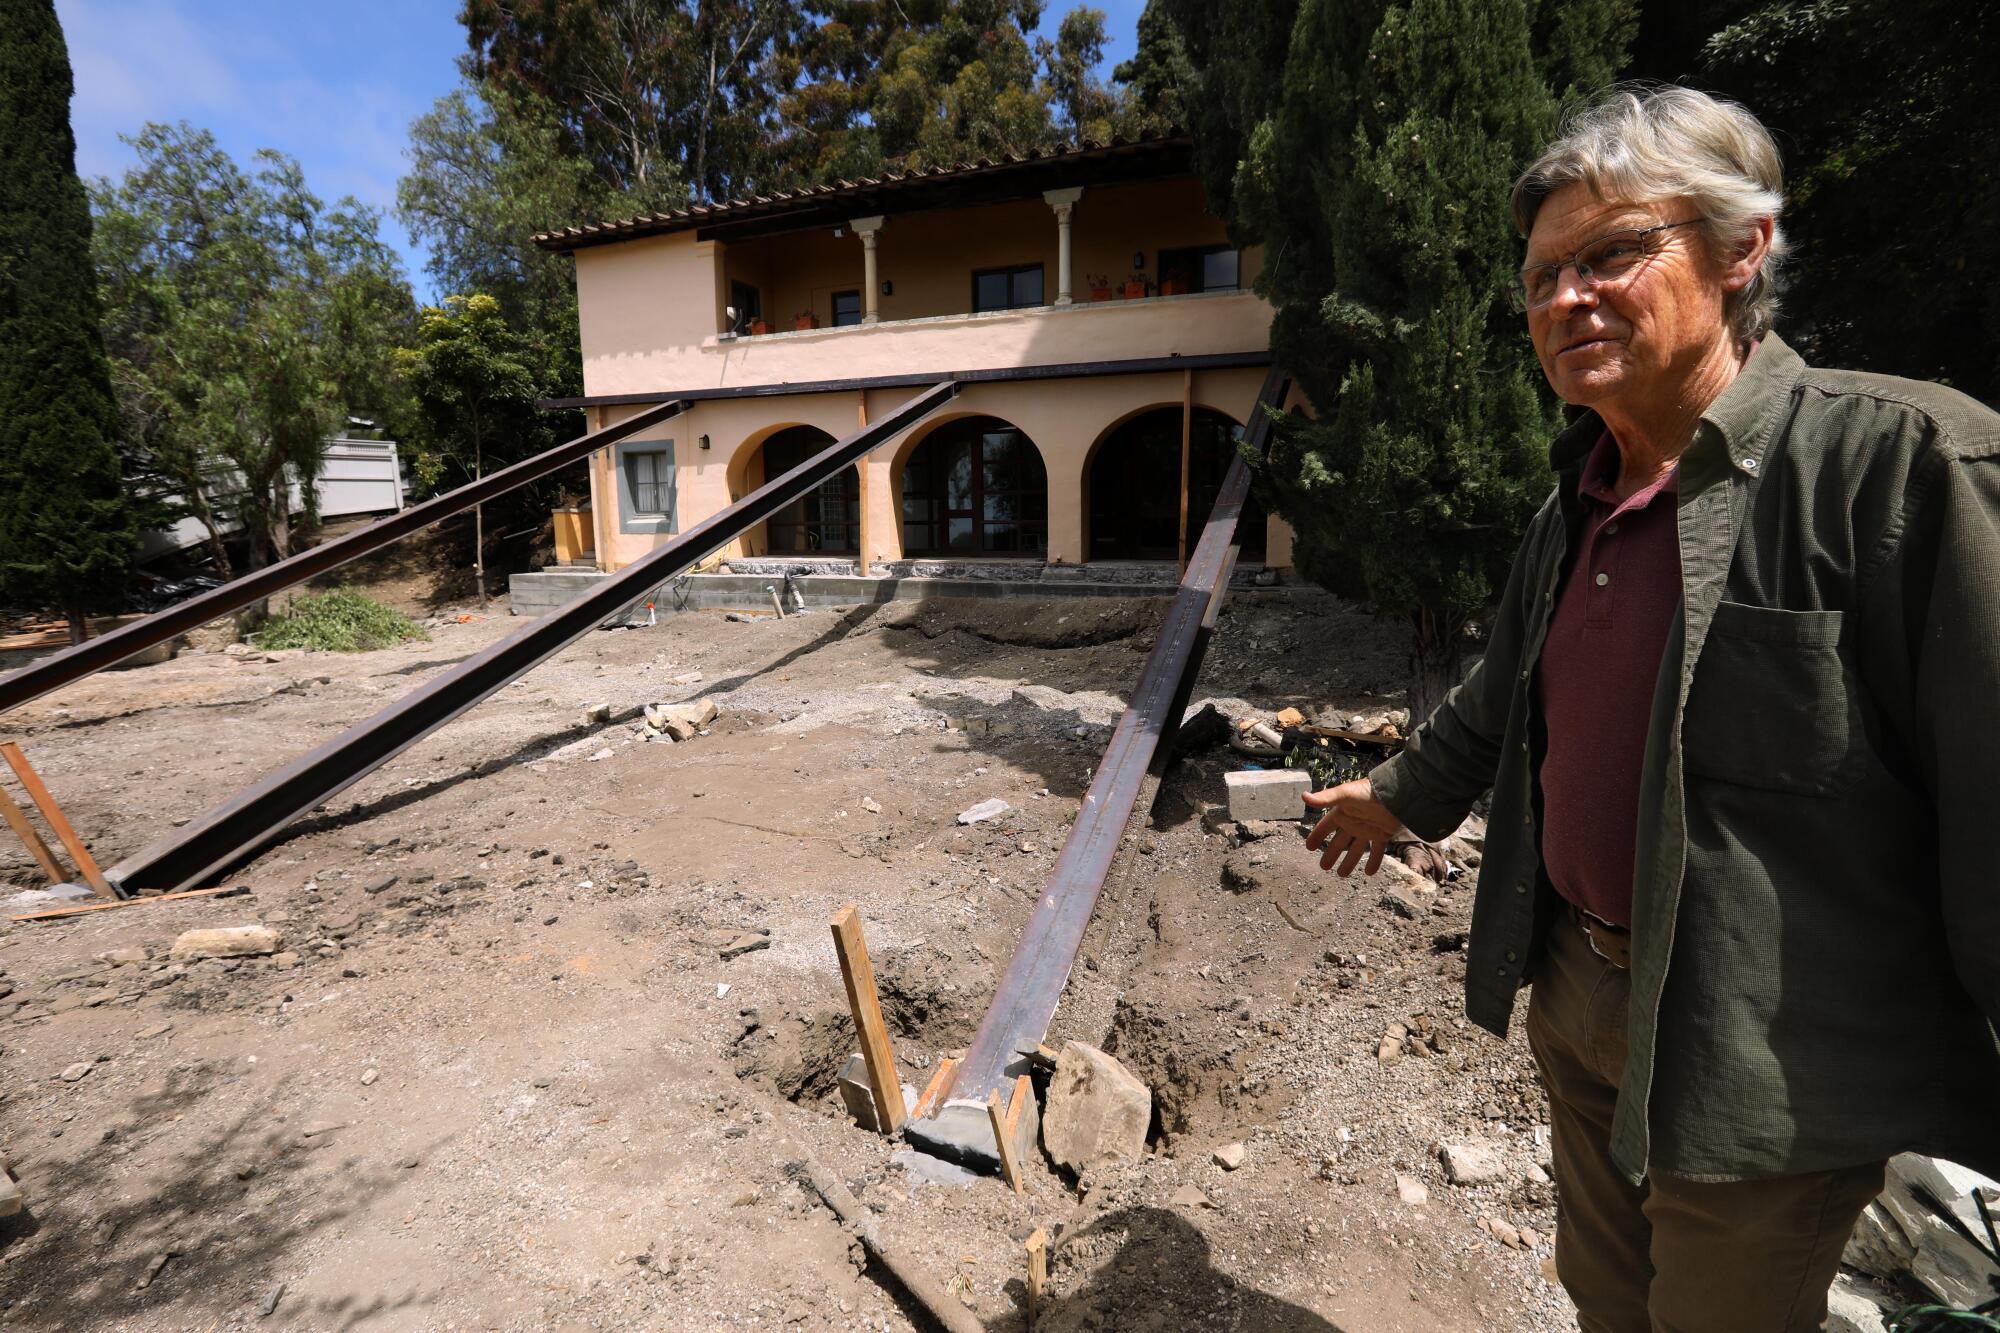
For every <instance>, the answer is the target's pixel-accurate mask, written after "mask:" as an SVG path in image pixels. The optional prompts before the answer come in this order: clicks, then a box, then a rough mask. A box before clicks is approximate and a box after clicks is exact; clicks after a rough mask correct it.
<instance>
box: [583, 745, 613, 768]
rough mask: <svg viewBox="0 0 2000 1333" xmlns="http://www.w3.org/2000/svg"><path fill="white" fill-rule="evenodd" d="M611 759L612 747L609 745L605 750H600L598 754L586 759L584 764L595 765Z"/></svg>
mask: <svg viewBox="0 0 2000 1333" xmlns="http://www.w3.org/2000/svg"><path fill="white" fill-rule="evenodd" d="M610 757H611V747H610V746H608V745H607V746H605V747H604V748H603V749H601V750H599V751H598V752H597V753H596V754H593V755H591V756H590V757H589V758H588V759H585V760H584V761H583V762H584V763H586V764H594V763H596V762H597V761H598V760H600V759H609V758H610Z"/></svg>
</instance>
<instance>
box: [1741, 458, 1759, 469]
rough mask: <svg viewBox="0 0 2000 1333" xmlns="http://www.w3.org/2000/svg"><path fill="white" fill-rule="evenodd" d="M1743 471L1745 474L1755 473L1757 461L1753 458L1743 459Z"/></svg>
mask: <svg viewBox="0 0 2000 1333" xmlns="http://www.w3.org/2000/svg"><path fill="white" fill-rule="evenodd" d="M1743 470H1744V471H1745V472H1755V471H1756V470H1757V460H1756V459H1754V458H1746V459H1744V460H1743Z"/></svg>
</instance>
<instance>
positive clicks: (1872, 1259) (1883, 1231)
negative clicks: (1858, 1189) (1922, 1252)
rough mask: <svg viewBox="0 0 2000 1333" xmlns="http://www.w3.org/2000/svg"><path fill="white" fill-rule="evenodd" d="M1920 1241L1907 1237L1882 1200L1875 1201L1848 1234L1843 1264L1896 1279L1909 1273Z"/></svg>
mask: <svg viewBox="0 0 2000 1333" xmlns="http://www.w3.org/2000/svg"><path fill="white" fill-rule="evenodd" d="M1916 1257H1917V1246H1916V1242H1914V1241H1912V1240H1911V1239H1910V1238H1909V1237H1908V1236H1907V1235H1905V1234H1904V1232H1903V1228H1902V1227H1900V1226H1898V1225H1897V1223H1896V1219H1895V1217H1894V1216H1893V1215H1892V1214H1891V1213H1890V1212H1889V1210H1888V1209H1887V1208H1885V1207H1884V1206H1883V1205H1882V1201H1881V1200H1880V1199H1875V1200H1871V1201H1870V1202H1869V1204H1868V1206H1867V1207H1866V1208H1864V1209H1862V1210H1861V1216H1860V1217H1858V1218H1856V1219H1855V1222H1854V1230H1853V1231H1851V1232H1850V1233H1848V1237H1847V1248H1846V1249H1845V1250H1843V1251H1841V1255H1840V1262H1841V1263H1843V1264H1846V1265H1847V1266H1848V1267H1849V1268H1854V1269H1859V1270H1860V1271H1861V1272H1863V1273H1867V1274H1868V1275H1870V1276H1871V1277H1880V1278H1895V1277H1898V1276H1900V1275H1901V1274H1903V1273H1906V1272H1908V1271H1909V1268H1910V1261H1911V1260H1912V1259H1914V1258H1916Z"/></svg>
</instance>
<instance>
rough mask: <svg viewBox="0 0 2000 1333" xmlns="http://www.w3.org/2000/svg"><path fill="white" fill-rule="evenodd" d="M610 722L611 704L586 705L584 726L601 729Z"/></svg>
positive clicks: (584, 708) (584, 707)
mask: <svg viewBox="0 0 2000 1333" xmlns="http://www.w3.org/2000/svg"><path fill="white" fill-rule="evenodd" d="M610 721H611V705H610V704H585V705H584V706H583V725H584V726H586V727H601V726H604V725H605V724H606V723H608V722H610Z"/></svg>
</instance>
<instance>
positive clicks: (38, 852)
mask: <svg viewBox="0 0 2000 1333" xmlns="http://www.w3.org/2000/svg"><path fill="white" fill-rule="evenodd" d="M0 815H5V816H6V818H7V827H9V828H11V829H13V830H14V833H15V836H17V837H19V838H20V840H21V841H22V842H23V843H25V844H26V845H27V848H28V855H30V856H32V857H34V858H35V863H36V864H37V865H39V866H41V868H42V873H43V874H44V875H47V876H48V877H49V883H51V884H60V883H62V882H63V881H64V880H66V879H68V878H69V876H67V875H65V874H63V869H62V867H61V866H60V865H58V864H56V857H55V853H54V852H51V851H50V850H49V845H48V844H47V843H46V842H43V841H42V835H41V834H39V833H37V832H35V826H34V825H33V824H30V823H29V822H28V815H27V812H26V811H24V810H22V809H21V807H20V806H18V805H16V804H14V798H13V797H11V796H9V795H8V794H7V793H6V792H4V791H0Z"/></svg>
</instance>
